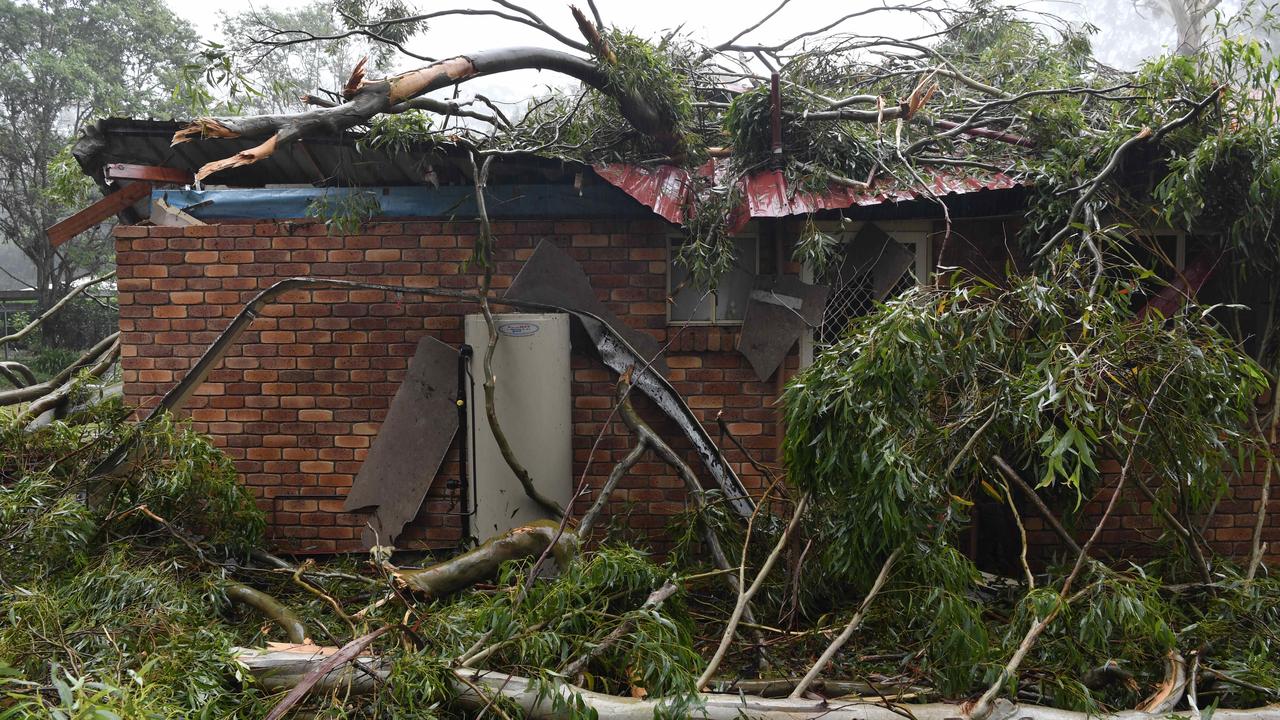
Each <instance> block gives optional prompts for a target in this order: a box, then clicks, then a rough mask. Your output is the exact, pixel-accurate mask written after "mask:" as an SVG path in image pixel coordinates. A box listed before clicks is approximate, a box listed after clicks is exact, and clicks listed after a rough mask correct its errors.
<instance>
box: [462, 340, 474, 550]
mask: <svg viewBox="0 0 1280 720" xmlns="http://www.w3.org/2000/svg"><path fill="white" fill-rule="evenodd" d="M473 354H474V353H473V351H472V349H471V346H470V345H466V344H464V345H463V346H462V347H460V348H458V504H459V505H461V506H462V508H461V510H462V512H460V513H458V514H459V515H461V516H462V542H463V543H464V544H465V543H466V541H467V539H468V538H470V537H471V513H472V511H471V509H470V508H469V507H468V505H467V500H468V493H467V481H468V478H467V433H468V432H469V431H470V428H469V426H468V424H467V401H468V395H467V378H468V377H470V372H469V368H470V365H471V356H472V355H473Z"/></svg>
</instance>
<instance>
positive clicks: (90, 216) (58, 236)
mask: <svg viewBox="0 0 1280 720" xmlns="http://www.w3.org/2000/svg"><path fill="white" fill-rule="evenodd" d="M150 193H151V184H150V183H146V182H138V183H133V184H132V185H125V186H124V187H122V188H120V189H119V190H116V191H115V192H113V193H111V194H110V195H108V196H106V197H104V198H102V199H101V200H99V201H97V202H95V203H94V204H92V205H90V206H89V207H87V208H85V209H83V210H81V211H80V212H78V213H76V214H75V215H72V216H71V217H69V218H67V219H65V220H62V221H60V222H57V223H54V224H53V225H51V226H49V229H48V230H46V231H45V235H46V236H47V237H48V238H49V244H50V245H52V246H54V247H58V246H59V245H61V244H63V243H65V242H66V241H68V240H70V239H71V238H73V237H75V236H77V235H79V234H80V233H82V232H84V231H85V230H88V229H89V228H91V227H93V226H94V225H98V224H99V223H102V222H104V221H105V220H107V219H108V218H110V217H111V216H112V215H116V214H118V213H120V212H121V211H123V210H124V209H125V208H127V207H130V206H132V205H133V204H134V203H136V202H138V201H139V200H141V199H142V198H144V197H146V196H147V195H149V194H150Z"/></svg>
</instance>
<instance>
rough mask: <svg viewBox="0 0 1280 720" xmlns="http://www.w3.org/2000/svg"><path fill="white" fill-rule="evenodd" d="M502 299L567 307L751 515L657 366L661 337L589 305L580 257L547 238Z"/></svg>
mask: <svg viewBox="0 0 1280 720" xmlns="http://www.w3.org/2000/svg"><path fill="white" fill-rule="evenodd" d="M535 259H536V260H537V262H535ZM503 300H504V302H508V303H511V304H514V305H517V306H519V305H524V306H530V305H536V306H541V307H542V308H544V309H549V310H559V311H560V312H568V313H569V314H570V315H572V316H573V317H574V318H576V319H577V320H578V323H579V324H580V326H581V327H582V329H583V330H584V331H585V332H586V335H587V337H588V339H589V340H590V342H591V345H592V348H591V349H592V350H593V351H594V352H595V353H597V354H598V355H599V357H600V359H601V360H602V361H603V362H604V364H605V365H607V366H609V368H610V369H612V370H613V371H614V372H617V373H619V374H621V373H624V372H626V371H627V370H628V369H630V368H635V370H634V375H633V377H632V383H633V386H634V387H635V388H636V389H638V390H640V391H641V392H642V393H644V394H645V395H647V396H648V397H649V398H650V399H651V400H653V401H654V403H656V404H657V406H658V407H659V408H660V409H661V410H662V412H663V413H665V414H666V415H667V417H670V418H671V419H672V420H674V421H675V423H676V424H677V425H678V426H680V430H681V431H682V432H683V433H684V435H685V437H687V438H688V439H689V442H690V443H691V444H692V445H693V448H694V450H695V451H696V452H697V453H698V457H699V458H700V459H701V460H702V464H703V465H704V466H705V467H706V468H707V471H708V472H709V473H710V474H711V476H712V478H713V479H715V481H716V483H717V484H718V485H719V486H720V489H721V490H722V491H723V492H724V494H725V498H726V500H727V502H729V504H730V506H731V507H732V508H733V509H734V510H735V511H736V512H737V513H739V514H740V515H742V516H743V517H751V514H752V513H753V512H754V510H755V503H754V502H753V501H752V500H751V496H750V495H748V494H747V490H746V488H745V487H744V486H743V485H742V480H741V479H739V478H738V475H737V473H735V472H734V471H733V468H732V467H731V466H730V465H729V463H728V462H727V461H726V460H725V459H724V456H723V455H722V454H721V453H720V449H719V448H718V447H716V444H715V443H714V442H713V441H712V440H711V436H710V435H709V434H707V431H706V428H704V427H702V423H700V422H698V418H697V417H696V416H695V415H694V414H693V411H692V410H690V409H689V406H688V405H686V404H685V402H684V400H683V399H682V398H681V397H680V394H679V393H678V392H676V390H675V388H673V387H672V386H671V384H670V383H668V382H667V380H666V379H665V378H664V377H663V376H662V374H661V373H660V372H658V371H657V370H656V368H655V367H654V366H653V365H656V362H653V361H654V358H656V357H658V350H659V349H660V348H659V347H658V343H657V341H656V340H654V339H653V338H652V337H650V336H649V335H647V334H645V333H642V332H640V331H638V330H634V329H632V328H628V327H626V326H625V325H623V324H622V323H621V322H618V321H617V319H616V318H614V319H613V322H610V321H609V320H608V319H606V316H605V315H601V314H598V313H597V312H596V311H594V310H592V309H590V306H591V305H592V304H593V303H594V304H595V305H596V306H599V305H600V303H599V301H598V300H596V299H595V292H594V291H593V290H592V289H591V281H590V280H589V279H588V278H587V274H586V273H585V272H584V271H583V270H582V266H581V265H579V264H578V263H577V261H575V260H574V259H573V258H571V257H569V256H568V255H566V254H565V253H564V252H563V251H561V250H560V249H559V248H557V247H556V246H555V245H554V244H552V243H549V242H547V241H545V240H544V241H543V242H542V243H540V244H539V245H538V248H537V249H536V250H535V251H534V256H533V257H531V258H530V259H529V261H528V262H527V263H526V264H525V267H524V268H522V269H521V270H520V274H519V275H517V276H516V279H515V281H514V282H513V283H512V284H511V287H510V289H508V290H507V293H506V295H505V296H504V297H503ZM605 312H606V313H608V310H607V309H605ZM608 317H612V313H608ZM631 337H637V338H638V339H639V343H640V344H641V345H642V346H644V347H649V348H652V351H646V350H641V349H640V348H639V347H637V345H636V344H635V343H632V342H631V340H630V338H631ZM651 362H652V363H653V365H651V364H650V363H651Z"/></svg>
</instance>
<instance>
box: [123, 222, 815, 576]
mask: <svg viewBox="0 0 1280 720" xmlns="http://www.w3.org/2000/svg"><path fill="white" fill-rule="evenodd" d="M475 231H476V228H475V225H474V224H473V223H466V222H386V223H378V224H376V225H371V226H369V227H367V228H365V231H364V234H361V235H354V236H345V237H337V236H330V235H327V234H326V231H325V228H324V226H322V225H318V224H312V223H259V224H255V225H237V224H222V225H206V226H196V227H190V228H166V227H141V226H129V227H120V228H118V229H117V231H116V238H117V262H118V264H119V289H120V327H121V330H122V331H123V351H122V354H123V359H122V365H123V371H124V382H125V394H126V399H127V401H129V402H131V403H135V404H137V405H140V406H142V407H147V406H150V405H153V404H154V403H155V402H156V400H157V399H158V398H159V396H160V395H162V394H163V393H164V392H165V391H166V390H168V389H169V388H170V387H171V386H172V385H173V384H174V383H175V382H176V381H177V380H178V379H179V378H181V376H182V375H183V373H184V372H185V371H186V370H187V369H188V368H189V367H190V366H191V365H192V364H193V363H194V362H195V358H196V357H197V356H199V355H200V354H201V353H202V352H203V351H204V350H205V348H207V347H208V345H209V343H211V342H212V341H213V339H214V338H215V336H216V335H217V334H218V333H219V332H220V331H221V330H222V329H223V328H225V327H226V326H227V324H228V323H229V322H230V320H231V318H232V317H233V316H234V315H235V314H236V313H237V312H239V310H240V309H241V307H242V306H243V304H244V303H246V302H247V301H248V300H249V299H251V298H252V297H253V296H254V295H255V294H256V293H257V292H259V291H260V290H262V289H264V288H266V287H269V286H270V285H272V284H273V283H275V282H276V281H278V280H281V279H283V278H287V277H292V276H312V277H334V278H345V279H351V280H361V281H369V282H377V283H385V284H389V285H405V286H411V287H427V288H434V287H438V288H449V289H455V290H457V289H461V290H472V289H475V288H477V287H478V284H479V277H478V275H477V274H476V273H475V272H474V269H472V270H470V271H468V270H465V269H463V268H462V263H463V261H465V260H467V259H468V258H469V257H470V246H471V242H472V239H473V238H474V235H475ZM494 232H495V234H496V236H497V243H498V252H497V259H498V265H497V274H496V276H495V277H494V281H493V285H494V288H495V289H497V290H499V291H500V290H501V289H502V288H504V287H506V286H507V285H508V284H509V283H510V281H511V278H512V277H514V274H515V273H516V272H517V271H518V270H519V268H520V266H521V264H522V263H523V261H524V260H525V259H526V258H528V256H529V255H530V254H531V253H532V251H533V248H534V247H535V246H536V244H537V243H538V242H539V241H541V240H542V239H544V238H545V239H550V240H552V241H554V242H555V243H556V244H557V245H559V246H560V247H562V248H565V249H566V250H567V251H568V252H569V254H571V255H572V256H573V257H574V258H575V259H577V260H578V261H579V262H580V263H581V264H582V265H583V268H584V269H585V270H586V271H587V273H588V274H589V275H590V276H591V280H592V284H593V285H594V287H595V288H596V291H597V293H598V294H599V296H600V299H601V300H602V301H604V302H606V303H607V304H608V305H609V306H610V307H611V309H613V310H614V311H615V312H617V313H618V315H619V316H620V317H623V318H624V320H625V322H627V323H628V324H630V325H632V326H633V327H637V328H640V329H643V330H644V331H646V332H649V333H651V334H652V335H653V336H654V337H655V338H657V339H658V340H659V341H663V342H667V341H670V342H671V347H670V348H669V350H668V356H667V357H668V362H669V364H670V366H671V372H670V376H669V377H670V379H671V381H672V383H673V384H674V385H675V387H676V389H677V390H679V391H680V392H681V393H683V394H684V396H685V398H686V400H687V402H688V404H689V405H690V407H692V408H693V410H694V412H695V413H696V414H697V415H698V416H699V417H700V418H701V419H702V420H703V422H704V423H705V424H706V426H707V428H708V430H709V431H710V432H711V433H712V435H713V437H714V436H716V435H718V430H717V426H716V422H715V419H716V417H717V416H719V415H720V414H721V413H723V418H724V419H725V420H726V421H727V422H728V423H729V427H730V428H731V430H732V432H734V433H735V434H737V435H738V436H739V437H740V439H741V440H742V442H743V444H744V445H745V446H746V447H749V448H751V449H752V451H753V452H755V453H757V457H758V458H759V459H761V460H764V461H766V462H771V461H773V460H774V456H775V452H774V451H775V448H776V445H777V423H776V411H775V410H774V409H773V407H772V402H773V399H774V397H775V396H776V386H775V384H774V382H773V381H770V382H767V383H761V382H759V381H757V380H756V378H755V375H754V373H752V371H751V370H750V369H749V367H748V366H747V365H746V362H745V360H744V359H743V358H742V357H741V356H740V355H739V354H738V353H737V352H736V351H735V350H734V349H733V348H734V346H735V344H736V337H735V329H734V328H730V327H725V328H709V327H689V328H681V327H678V326H676V327H671V328H668V326H667V323H666V305H665V301H666V257H667V253H666V238H667V234H668V230H667V226H665V225H664V224H662V223H661V222H660V221H647V220H646V221H603V222H600V221H597V222H547V221H537V222H533V221H529V222H499V223H495V224H494ZM475 311H476V307H475V306H473V305H470V304H467V303H462V302H458V301H451V300H442V299H422V298H419V297H416V296H403V297H401V296H397V295H396V294H394V293H384V292H381V291H368V290H351V291H345V290H343V291H338V290H317V291H301V292H293V293H289V294H287V295H285V296H283V297H282V298H281V301H280V302H278V303H276V304H273V305H270V306H268V307H267V308H265V309H264V310H263V312H262V314H261V316H260V317H259V318H258V319H256V320H255V321H254V322H253V324H252V325H251V326H250V329H249V330H248V331H247V332H246V333H245V334H244V335H243V336H242V339H241V340H240V342H239V343H238V344H237V345H236V347H235V348H234V349H232V350H231V351H230V352H229V353H228V354H227V356H226V357H225V359H224V360H223V361H222V362H221V363H220V364H219V365H218V366H217V367H216V369H214V370H213V372H212V373H211V374H210V375H209V377H208V380H207V382H206V383H205V384H204V385H203V386H202V387H201V388H200V390H199V391H198V394H197V395H196V396H195V397H194V398H193V399H192V401H191V402H190V404H189V405H188V408H187V412H188V413H189V415H190V417H191V419H192V421H193V423H194V426H195V427H196V428H197V429H198V430H201V431H204V432H207V433H209V434H210V435H212V437H213V439H214V442H215V443H217V444H218V445H219V446H220V447H222V448H223V449H224V450H225V451H226V452H227V454H228V455H230V456H231V458H232V459H233V460H234V461H235V464H236V468H237V469H238V470H239V471H240V473H241V474H242V475H243V477H244V479H245V482H246V483H247V484H248V485H249V487H251V488H252V489H253V492H254V493H255V494H256V496H257V497H258V499H259V503H260V505H261V506H262V508H263V510H264V511H266V512H267V513H268V514H269V517H270V519H271V521H272V526H271V533H272V537H273V539H274V540H275V542H276V543H277V544H278V545H279V546H280V547H281V548H282V549H285V550H291V551H298V552H334V551H346V550H357V549H359V536H360V530H361V528H362V527H363V523H364V516H363V515H362V514H352V513H343V512H341V506H342V499H343V497H345V495H346V492H347V490H348V488H349V487H350V485H351V482H352V479H353V478H354V476H355V474H356V472H357V471H358V470H359V467H360V463H361V461H362V460H363V459H364V458H365V455H366V453H367V452H368V448H369V445H370V442H371V440H372V438H373V437H374V435H375V434H376V433H377V431H378V427H379V423H380V422H381V421H382V419H383V418H384V417H385V415H386V412H387V409H388V406H389V404H390V401H391V398H392V396H393V395H394V394H395V391H396V389H397V388H398V387H399V383H400V381H401V380H402V379H403V377H404V372H405V369H406V366H407V363H408V360H409V358H410V357H411V356H412V354H413V350H414V347H415V345H416V343H417V341H418V340H419V339H420V338H421V337H422V336H423V335H425V334H431V335H433V336H435V337H437V338H439V339H440V340H442V341H444V342H446V343H450V344H453V345H458V344H461V343H462V340H463V337H462V318H463V316H464V315H465V314H467V313H469V312H475ZM792 364H794V358H793V360H792ZM573 371H574V385H573V393H574V410H573V413H574V429H575V436H574V440H573V442H574V456H575V477H574V478H566V479H565V482H566V483H575V482H576V480H577V477H578V476H580V475H581V473H582V472H583V469H584V468H585V467H586V464H587V461H588V459H590V460H591V464H590V468H589V470H588V477H589V479H590V482H591V483H592V485H593V487H596V486H598V485H599V483H600V482H602V481H603V479H604V478H605V477H606V476H607V475H608V473H609V471H610V469H612V467H613V465H614V464H615V463H616V462H617V461H618V460H619V459H621V457H622V455H624V454H625V453H626V452H627V450H628V449H629V448H630V446H631V442H632V440H631V437H630V435H629V433H628V432H627V431H626V428H625V427H623V426H622V425H621V424H620V423H613V424H612V425H610V426H609V427H607V428H604V434H603V436H602V437H601V439H600V442H599V445H598V447H597V448H596V450H595V452H594V454H592V451H591V448H592V445H593V443H594V442H595V439H596V437H597V435H599V434H600V433H601V430H602V427H603V426H604V425H605V423H606V420H607V419H608V417H609V414H610V408H611V407H612V404H613V396H614V385H613V383H614V380H615V378H614V376H613V374H612V373H611V372H610V371H608V370H607V369H606V368H604V367H603V366H601V365H599V363H597V362H596V361H594V360H591V359H588V358H585V357H579V356H576V355H575V356H574V359H573ZM637 407H638V408H639V410H640V411H641V413H642V414H644V415H645V416H646V417H647V418H648V419H649V420H650V421H651V422H653V424H654V425H655V427H656V428H657V429H658V430H659V431H662V432H664V435H665V436H666V437H668V438H671V439H672V440H673V442H672V444H673V446H675V447H676V448H677V449H682V450H685V451H686V452H688V447H687V445H686V444H685V443H684V442H683V438H682V437H681V436H680V435H679V433H678V432H676V431H675V428H674V427H672V426H670V425H668V424H667V423H664V422H663V421H664V420H665V418H663V417H662V416H661V414H660V413H658V412H656V411H654V409H653V408H651V407H649V406H647V404H646V403H644V402H643V401H640V402H637ZM722 445H723V446H724V447H726V453H727V456H728V459H729V461H730V462H731V463H732V464H733V465H734V467H735V469H737V471H738V472H739V474H740V476H741V477H742V479H743V482H744V483H745V484H746V485H747V486H748V487H749V488H757V487H759V486H760V485H761V478H760V476H759V475H758V474H757V473H756V471H755V470H754V469H753V468H752V467H751V465H750V464H749V463H747V462H746V458H745V457H744V456H743V455H742V454H741V453H740V452H738V451H737V450H735V449H733V448H732V446H731V444H730V443H728V442H727V441H726V442H723V443H722ZM689 459H690V463H691V465H693V467H695V468H696V469H700V465H699V464H698V463H697V461H696V459H695V457H694V456H693V454H692V453H691V452H690V453H689ZM457 476H458V464H457V457H456V451H451V452H450V455H449V457H448V458H446V461H445V464H444V466H443V468H442V470H441V473H440V475H439V476H438V478H437V480H436V482H435V484H434V485H433V487H432V489H431V491H430V493H429V495H428V498H427V501H426V502H425V503H424V505H423V508H422V511H421V513H420V515H419V517H418V519H417V520H416V521H415V523H414V524H413V525H412V526H411V527H410V528H409V529H408V530H407V531H406V533H405V534H404V535H403V536H402V537H401V539H400V540H399V541H398V543H397V544H398V545H399V546H400V547H405V548H443V547H451V546H453V545H454V544H455V543H456V542H457V540H458V538H459V533H460V519H459V518H458V517H457V516H456V515H449V514H448V513H456V512H458V510H459V507H458V505H457V502H456V501H457V488H456V483H453V482H452V481H453V480H455V479H456V478H457ZM593 499H594V496H592V497H589V498H587V500H585V501H583V500H580V501H579V503H578V506H577V508H576V510H577V512H579V513H581V512H582V511H583V510H584V509H585V508H586V507H587V506H588V503H589V502H590V501H591V500H593ZM684 502H685V493H684V490H683V486H682V484H681V483H680V481H679V479H678V478H677V477H675V476H674V475H673V474H672V473H671V472H670V471H669V470H668V469H667V468H666V467H665V466H664V465H662V464H661V463H660V462H659V461H657V460H656V458H652V457H650V458H646V459H645V460H644V461H643V462H641V463H640V464H638V465H636V466H635V468H634V469H633V470H632V472H631V473H630V475H629V476H628V477H627V479H626V480H624V482H623V484H622V486H621V489H620V490H619V491H618V492H617V493H615V495H614V498H613V501H612V503H611V505H612V507H611V508H610V511H611V513H610V514H611V515H612V516H613V517H622V516H624V515H625V516H627V517H628V520H627V522H628V524H629V526H630V527H631V528H634V529H636V530H638V531H642V532H644V531H647V534H648V535H650V536H651V537H652V538H654V539H656V540H657V541H658V543H657V544H658V549H662V545H663V543H662V538H663V537H664V536H665V533H663V532H662V529H663V528H664V527H665V526H666V525H667V524H668V523H669V522H670V521H671V517H672V515H674V514H676V513H679V512H680V511H681V510H682V509H683V507H684ZM605 521H607V518H606V519H605Z"/></svg>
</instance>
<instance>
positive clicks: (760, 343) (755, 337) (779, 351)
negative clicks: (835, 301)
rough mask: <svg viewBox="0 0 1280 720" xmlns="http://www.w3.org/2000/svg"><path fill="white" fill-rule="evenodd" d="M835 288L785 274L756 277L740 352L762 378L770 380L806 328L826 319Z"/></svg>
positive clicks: (743, 323)
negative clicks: (825, 312)
mask: <svg viewBox="0 0 1280 720" xmlns="http://www.w3.org/2000/svg"><path fill="white" fill-rule="evenodd" d="M830 292H831V289H830V288H829V287H827V286H826V285H809V284H808V283H804V282H801V281H800V279H799V278H796V277H793V276H790V275H783V276H779V277H775V276H766V277H760V278H758V279H757V280H756V287H755V289H754V290H752V291H751V295H750V298H751V299H750V301H749V302H748V303H747V314H746V317H744V318H743V320H742V333H741V334H740V335H739V336H738V352H740V353H742V355H743V356H744V357H746V358H747V362H749V363H751V369H752V370H754V371H755V373H756V377H757V378H759V379H760V380H761V381H764V380H768V379H769V378H770V377H771V376H772V375H773V373H774V372H776V371H777V369H778V366H780V365H781V364H782V362H783V360H785V359H786V358H787V353H789V352H791V348H792V347H793V346H794V345H795V344H796V341H797V340H799V339H800V337H801V336H802V335H803V334H804V331H805V329H807V328H810V327H816V326H817V325H818V324H819V323H821V322H822V313H823V311H824V310H825V309H826V307H827V296H828V295H829V294H830Z"/></svg>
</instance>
